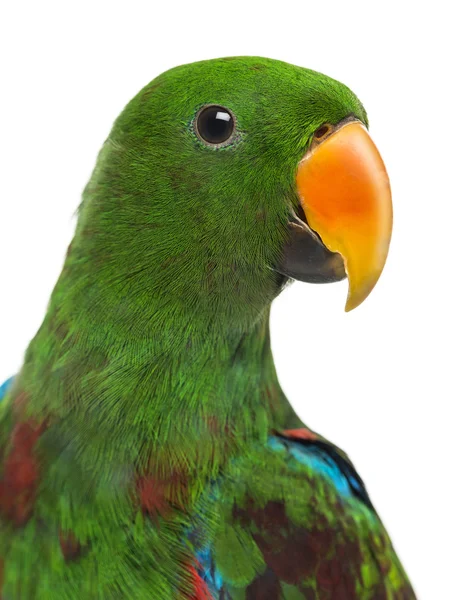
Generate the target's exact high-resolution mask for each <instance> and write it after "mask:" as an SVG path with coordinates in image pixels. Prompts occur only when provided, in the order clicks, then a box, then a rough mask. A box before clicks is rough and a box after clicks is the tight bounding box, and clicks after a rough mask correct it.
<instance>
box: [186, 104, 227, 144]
mask: <svg viewBox="0 0 460 600" xmlns="http://www.w3.org/2000/svg"><path fill="white" fill-rule="evenodd" d="M195 130H196V132H197V134H198V135H199V137H200V138H201V139H202V140H203V141H204V142H206V143H207V144H210V145H213V146H217V145H220V144H223V143H224V142H227V141H228V140H229V139H230V138H231V137H232V135H233V132H234V130H235V119H234V117H233V115H232V113H231V112H230V111H229V110H228V108H224V107H223V106H205V107H204V108H202V109H201V110H200V112H199V113H198V116H197V118H196V122H195Z"/></svg>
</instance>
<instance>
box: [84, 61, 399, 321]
mask: <svg viewBox="0 0 460 600" xmlns="http://www.w3.org/2000/svg"><path fill="white" fill-rule="evenodd" d="M391 225H392V207H391V194H390V188H389V181H388V176H387V174H386V171H385V167H384V164H383V162H382V159H381V158H380V155H379V153H378V151H377V149H376V147H375V146H374V144H373V142H372V140H371V138H370V137H369V135H368V133H367V117H366V113H365V110H364V108H363V106H362V105H361V103H360V101H359V100H358V99H357V97H356V96H355V95H354V94H353V93H352V92H351V91H350V90H349V89H348V88H347V87H346V86H344V85H343V84H341V83H339V82H337V81H335V80H333V79H331V78H329V77H326V76H324V75H322V74H320V73H317V72H314V71H311V70H308V69H304V68H300V67H297V66H293V65H290V64H287V63H284V62H281V61H276V60H271V59H265V58H258V57H235V58H224V59H216V60H209V61H203V62H198V63H193V64H189V65H184V66H180V67H176V68H174V69H171V70H170V71H167V72H165V73H163V74H162V75H160V76H159V77H157V78H156V79H154V80H153V81H152V82H151V83H150V84H148V85H147V86H146V87H145V88H144V89H143V90H141V92H140V93H139V94H138V95H137V96H136V97H135V98H134V99H133V100H132V101H131V102H130V103H129V104H128V105H127V107H126V108H125V109H124V111H123V112H122V114H121V115H120V117H119V118H118V119H117V121H116V122H115V124H114V127H113V130H112V132H111V134H110V136H109V138H108V140H107V141H106V143H105V144H104V146H103V149H102V150H101V153H100V156H99V159H98V162H97V165H96V168H95V171H94V174H93V176H92V178H91V180H90V182H89V184H88V186H87V188H86V190H85V193H84V197H83V203H82V207H81V210H80V220H79V225H78V229H77V231H80V233H81V234H82V235H80V236H79V239H80V243H81V244H82V243H84V244H85V255H87V256H88V257H90V256H92V257H93V258H94V259H95V260H96V262H97V264H98V265H100V268H101V269H102V270H105V271H106V272H107V273H111V275H109V277H110V276H113V277H115V276H118V277H123V278H124V280H125V281H126V282H128V283H127V285H131V286H132V287H133V289H134V288H136V286H137V288H138V289H137V294H138V297H139V296H140V297H141V298H143V299H144V300H145V301H146V302H147V301H148V297H149V295H152V296H155V298H156V302H157V303H158V302H161V298H163V299H164V301H165V302H166V301H168V299H171V298H175V299H176V300H177V301H178V302H179V305H180V306H181V307H182V308H183V309H184V310H186V309H187V307H188V308H190V307H194V309H196V311H197V312H198V310H199V309H200V307H202V306H204V307H206V306H207V307H212V311H213V312H214V313H221V312H224V313H225V314H226V315H227V316H230V318H235V319H240V318H241V314H243V313H244V314H246V315H249V313H251V314H252V317H253V316H254V314H258V313H260V311H261V310H262V309H263V307H265V306H266V305H267V304H268V303H269V302H271V300H272V299H273V298H274V297H275V296H276V295H277V294H278V293H279V292H280V290H281V289H282V287H283V286H284V284H285V283H286V282H287V281H289V280H291V279H297V280H301V281H305V282H311V283H324V282H334V281H339V280H341V279H343V278H345V277H348V280H349V292H348V299H347V303H346V310H351V309H353V308H355V307H356V306H358V305H359V304H360V303H361V302H362V301H363V300H364V299H365V298H366V297H367V296H368V294H369V293H370V291H371V290H372V288H373V287H374V285H375V283H376V282H377V280H378V278H379V276H380V273H381V272H382V269H383V266H384V263H385V259H386V256H387V252H388V247H389V243H390V237H391ZM82 240H84V242H83V241H82ZM77 242H78V240H77ZM252 317H251V318H252Z"/></svg>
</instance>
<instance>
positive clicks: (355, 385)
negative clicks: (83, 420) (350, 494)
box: [0, 0, 460, 600]
mask: <svg viewBox="0 0 460 600" xmlns="http://www.w3.org/2000/svg"><path fill="white" fill-rule="evenodd" d="M159 4H160V5H161V6H155V3H154V2H151V3H150V2H143V3H141V2H135V1H130V2H125V3H123V4H121V3H120V4H118V3H116V2H110V3H102V2H91V3H90V2H76V3H73V8H69V7H70V3H64V2H59V3H58V2H55V3H51V2H46V1H43V0H42V1H41V2H14V3H13V2H9V3H4V4H2V9H1V14H0V23H1V25H0V28H1V30H0V44H1V47H0V56H1V65H2V66H1V79H0V86H1V94H0V119H1V130H0V131H1V135H0V151H1V157H0V160H1V162H0V165H1V175H0V260H1V267H0V277H1V279H0V285H1V291H0V303H1V309H0V336H1V346H0V379H4V378H6V377H7V376H9V375H10V374H12V373H14V372H15V371H16V370H17V369H18V367H19V366H20V363H21V358H22V354H23V351H24V349H25V347H26V345H27V343H28V341H29V339H30V338H31V337H32V335H33V334H34V333H35V331H36V329H37V327H38V326H39V324H40V322H41V319H42V317H43V314H44V311H45V308H46V304H47V300H48V297H49V294H50V292H51V289H52V286H53V284H54V282H55V280H56V278H57V276H58V273H59V271H60V269H61V266H62V261H63V255H64V252H65V249H66V245H67V243H68V242H69V240H70V238H71V235H72V231H73V228H74V224H75V223H74V220H73V218H72V215H73V213H74V211H75V209H76V207H77V205H78V203H79V199H80V193H81V190H82V188H83V186H84V184H85V183H86V181H87V179H88V177H89V175H90V172H91V170H92V167H93V164H94V160H95V157H96V153H97V151H98V149H99V147H100V145H101V143H102V142H103V140H104V139H105V137H106V135H107V134H108V132H109V130H110V127H111V123H112V122H113V120H114V119H115V117H116V116H117V115H118V113H119V112H120V110H121V109H122V108H123V106H124V104H125V103H126V102H127V101H128V100H129V99H130V98H131V97H132V96H133V95H134V94H135V93H136V92H137V91H138V90H139V89H140V88H141V87H142V86H143V85H144V84H146V83H147V82H148V81H150V80H151V79H153V78H154V77H155V76H156V75H158V74H159V73H161V72H162V71H164V70H166V69H168V68H170V67H172V66H175V65H178V64H182V63H186V62H192V61H195V60H201V59H205V58H214V57H219V56H231V55H261V56H268V57H272V58H279V59H282V60H286V61H288V62H292V63H295V64H298V65H302V66H305V67H310V68H313V69H316V70H319V71H322V72H324V73H326V74H328V75H331V76H333V77H335V78H337V79H339V80H341V81H343V82H344V83H346V84H347V85H348V86H349V87H351V88H352V89H353V90H354V91H355V92H356V93H357V94H358V96H359V97H360V98H361V100H362V101H363V103H364V105H365V106H366V108H367V110H368V113H369V117H370V123H371V133H372V135H373V137H374V140H375V141H376V143H377V145H378V147H379V148H380V151H381V153H382V156H383V158H384V160H385V162H386V165H387V168H388V171H389V174H390V177H391V181H392V187H393V195H394V210H395V225H394V237H393V242H392V247H391V252H390V256H389V259H388V262H387V266H386V268H385V271H384V274H383V276H382V278H381V280H380V282H379V284H378V286H377V288H376V289H375V290H374V292H373V294H372V295H371V296H370V298H369V299H368V300H367V301H366V302H365V303H364V305H362V306H361V307H360V308H358V309H357V310H356V311H354V312H352V313H350V314H345V313H344V312H343V307H344V303H345V297H346V283H345V282H344V283H341V284H336V285H332V286H324V287H322V286H309V285H306V284H298V283H297V284H295V285H294V286H293V287H292V288H291V289H290V290H288V291H286V292H285V293H284V294H283V295H282V296H281V297H280V298H279V299H278V300H277V301H276V302H275V306H274V310H273V320H272V332H273V346H274V353H275V358H276V361H277V365H278V370H279V375H280V379H281V382H282V384H283V387H284V389H285V391H286V392H287V394H288V396H289V398H290V399H291V401H292V402H293V403H294V405H295V406H296V408H297V409H298V411H299V413H300V414H301V416H302V417H303V418H304V420H305V421H306V423H308V424H309V425H310V426H311V427H312V428H313V429H315V430H318V431H320V432H321V433H322V434H323V435H325V436H326V437H328V438H330V439H332V440H333V441H335V442H336V443H337V444H339V445H341V446H342V447H343V448H345V449H346V450H347V451H348V452H349V454H350V455H351V457H352V458H353V459H354V461H355V463H356V465H357V467H358V470H359V471H360V473H361V475H362V476H363V478H364V479H365V481H366V482H367V484H368V488H369V490H370V493H371V496H372V498H373V500H374V501H375V504H376V506H377V508H378V509H379V511H380V513H381V515H382V517H383V520H384V521H385V523H386V524H387V526H388V529H389V531H390V534H391V535H392V537H393V540H394V543H395V546H396V547H397V549H398V551H399V553H400V556H401V558H402V560H403V562H404V564H405V566H406V569H407V571H408V573H409V575H410V577H411V578H412V580H413V583H414V586H415V588H416V590H417V592H418V595H419V598H420V599H421V600H445V599H449V600H450V599H455V598H460V591H459V590H460V588H459V587H458V585H459V584H458V577H457V571H458V568H459V562H460V551H459V539H460V528H459V511H458V503H459V501H458V496H457V492H458V490H457V489H456V488H457V486H458V458H459V457H458V454H459V453H458V446H457V443H456V438H457V436H458V422H457V404H458V401H459V399H460V392H459V376H458V354H459V352H458V345H459V334H460V330H459V317H458V310H459V306H460V303H459V300H460V294H459V291H458V290H459V286H458V270H459V260H458V253H457V251H458V242H457V239H458V234H459V227H460V222H459V217H460V210H459V203H460V197H459V185H458V178H459V174H458V170H459V159H460V153H459V149H458V138H459V133H460V132H459V125H458V114H459V105H460V99H459V93H458V87H457V85H458V76H459V68H458V59H457V62H455V61H454V56H455V54H457V56H460V49H459V47H458V42H457V39H458V31H457V28H456V22H458V17H456V16H455V14H454V12H453V10H452V9H450V8H449V6H453V5H454V3H453V2H452V3H451V2H442V1H437V2H435V3H424V2H402V1H401V2H398V3H396V2H395V3H392V2H389V0H387V1H386V2H380V3H378V4H377V3H375V2H374V3H371V2H356V1H352V0H349V1H347V2H340V3H337V4H334V3H331V2H324V1H322V2H319V1H315V2H309V1H308V0H302V1H300V2H289V1H286V0H285V1H283V2H282V3H279V4H277V3H270V2H266V1H265V2H260V3H255V2H254V3H250V2H248V1H245V2H240V1H236V0H233V1H231V0H229V1H228V2H224V1H220V2H216V1H214V2H196V3H193V2H187V3H183V4H180V3H177V2H169V3H164V2H161V3H159ZM456 46H457V47H456Z"/></svg>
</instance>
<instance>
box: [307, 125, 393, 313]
mask: <svg viewBox="0 0 460 600" xmlns="http://www.w3.org/2000/svg"><path fill="white" fill-rule="evenodd" d="M296 183H297V192H298V195H299V199H300V203H301V206H302V209H303V211H304V213H305V217H306V220H307V223H308V226H309V227H310V228H311V229H312V230H313V231H314V232H316V233H317V234H318V236H319V237H320V238H321V241H322V243H323V244H324V245H325V246H326V248H327V249H328V250H329V251H330V252H331V253H338V254H339V255H340V256H341V257H342V259H343V263H344V266H345V271H346V274H347V276H348V281H349V290H348V298H347V302H346V306H345V310H346V311H350V310H352V309H353V308H356V307H357V306H359V305H360V304H361V302H363V301H364V300H365V299H366V298H367V296H368V295H369V294H370V292H371V291H372V289H373V288H374V286H375V284H376V283H377V281H378V279H379V277H380V274H381V273H382V270H383V267H384V265H385V261H386V257H387V254H388V248H389V245H390V239H391V230H392V219H393V217H392V214H393V213H392V204H391V191H390V183H389V180H388V175H387V172H386V170H385V165H384V164H383V161H382V159H381V157H380V154H379V152H378V150H377V148H376V147H375V145H374V143H373V142H372V140H371V138H370V137H369V134H368V133H367V131H366V129H365V128H364V127H363V125H361V123H358V122H356V121H354V122H348V123H346V124H345V125H343V126H342V127H340V128H339V129H337V130H336V131H335V132H334V133H332V134H331V135H330V136H329V137H327V138H326V139H325V140H324V141H323V142H321V143H318V144H317V146H316V147H313V148H312V149H311V150H309V151H308V153H307V154H306V155H305V157H304V158H303V159H302V160H301V161H300V163H299V166H298V169H297V176H296Z"/></svg>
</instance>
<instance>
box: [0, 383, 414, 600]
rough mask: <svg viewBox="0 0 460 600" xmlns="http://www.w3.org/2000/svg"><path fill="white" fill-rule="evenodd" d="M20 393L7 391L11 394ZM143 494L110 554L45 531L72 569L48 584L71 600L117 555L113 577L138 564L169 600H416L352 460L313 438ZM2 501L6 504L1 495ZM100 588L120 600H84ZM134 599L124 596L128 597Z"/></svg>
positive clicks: (252, 447) (142, 482)
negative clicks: (84, 577) (80, 577)
mask: <svg viewBox="0 0 460 600" xmlns="http://www.w3.org/2000/svg"><path fill="white" fill-rule="evenodd" d="M10 385H11V382H10V384H8V382H7V384H5V385H4V386H2V394H3V395H4V394H5V393H6V391H7V389H8V388H9V387H10ZM29 459H30V457H27V456H23V457H22V460H23V462H26V461H27V460H29ZM17 467H18V468H19V469H20V468H21V464H20V462H19V464H18V465H17ZM4 477H5V474H4ZM191 490H194V491H193V492H191ZM198 490H199V491H198ZM135 491H136V493H137V494H138V497H137V505H138V506H139V507H140V509H141V510H140V512H137V513H134V514H137V516H134V522H133V523H132V524H131V525H130V526H127V524H126V523H125V524H122V523H120V524H119V525H118V532H116V531H115V532H112V542H111V545H110V546H109V547H107V546H105V545H104V550H103V551H102V547H101V548H99V552H97V551H96V548H95V546H97V545H98V544H100V543H101V538H100V537H99V536H98V535H94V538H93V540H88V541H85V540H84V541H81V540H79V539H78V538H77V536H76V535H75V533H74V532H70V533H69V532H60V533H59V534H58V535H57V536H56V539H54V540H53V539H52V538H53V536H52V535H50V531H49V530H48V531H47V530H46V528H43V525H42V526H41V527H42V540H41V545H42V551H45V552H50V551H51V548H52V547H53V546H56V548H58V549H59V552H60V554H61V564H62V566H63V567H62V568H63V569H64V570H63V571H62V573H61V577H60V576H59V571H58V572H57V573H56V572H50V573H49V574H48V577H49V580H50V582H53V586H52V587H53V589H59V590H60V592H59V593H60V594H61V593H62V591H65V593H67V594H69V596H68V597H73V596H72V595H71V594H72V592H71V587H70V586H69V584H68V582H67V583H65V581H66V580H69V579H70V580H72V579H73V577H72V576H71V575H73V576H75V574H78V573H79V572H82V573H85V572H87V571H88V570H91V569H92V568H94V567H96V566H97V565H98V563H99V561H104V562H105V561H106V560H107V559H108V556H107V555H106V556H104V555H105V554H106V553H109V555H110V557H111V561H112V569H113V572H114V573H117V572H118V573H119V572H120V571H123V569H126V568H133V565H134V564H135V563H131V562H130V561H132V560H135V561H138V562H139V564H138V567H136V568H135V569H134V574H133V577H134V580H136V579H137V587H138V589H139V590H141V589H143V586H142V585H140V584H141V583H142V584H143V585H145V589H152V590H153V589H155V590H157V592H156V593H157V594H158V595H157V596H155V597H156V598H158V599H159V600H160V599H163V598H164V599H165V600H169V599H170V598H171V599H174V598H189V599H194V600H211V599H216V600H223V599H228V600H239V599H247V600H257V599H259V598H260V599H262V598H267V599H273V600H276V599H280V600H281V599H287V600H290V599H291V598H293V599H296V598H300V599H301V598H307V599H311V600H314V599H323V598H324V599H326V598H327V599H331V600H342V599H343V600H353V599H354V598H357V599H358V598H359V599H367V598H369V599H373V598H375V599H377V598H382V599H387V598H392V599H395V600H411V599H413V598H415V596H414V595H413V592H412V590H411V588H410V586H409V584H408V582H407V579H406V577H405V574H404V571H403V569H402V567H401V565H400V563H399V561H398V559H397V557H396V555H395V553H394V550H393V548H392V546H391V543H390V541H389V539H388V536H387V534H386V532H385V530H384V528H383V526H382V524H381V522H380V520H379V519H378V517H377V515H376V514H375V511H374V509H373V507H372V505H371V503H370V500H369V498H368V496H367V492H366V490H365V488H364V485H363V483H362V481H361V479H360V478H359V476H358V475H357V473H356V471H355V470H354V468H353V466H352V464H351V463H350V461H349V459H348V458H347V457H346V455H345V454H343V453H342V452H341V451H340V450H339V449H338V448H336V447H335V446H333V445H332V444H330V443H329V442H327V441H326V440H324V439H323V438H321V437H320V436H318V435H317V434H315V433H313V432H311V431H310V430H308V429H306V428H296V429H289V430H284V431H280V432H279V433H278V434H271V435H269V437H268V438H267V439H266V442H265V443H260V442H259V443H253V444H249V445H247V446H246V447H245V448H244V452H240V453H238V454H235V455H234V456H233V457H232V459H231V460H229V461H228V462H226V463H225V465H224V466H223V467H222V469H221V471H220V473H219V474H218V475H216V476H214V477H212V478H209V477H208V478H203V479H202V481H201V485H200V486H199V487H198V488H197V487H195V486H194V482H193V481H192V477H191V475H190V474H189V475H188V477H183V476H181V474H180V473H179V472H175V473H173V474H169V475H168V476H167V475H165V476H164V477H163V479H161V478H159V477H158V476H157V475H155V476H143V477H138V478H137V481H136V487H135ZM192 494H193V495H194V497H193V498H192V497H191V495H192ZM0 495H1V496H2V498H1V499H2V500H4V499H5V497H6V495H5V492H4V491H3V492H2V491H1V489H0ZM0 504H1V503H0ZM2 506H3V507H4V504H2ZM113 507H114V505H112V508H113ZM13 514H15V513H14V512H13ZM86 518H90V516H89V514H87V515H86ZM27 520H28V519H27V518H26V519H25V521H24V522H23V523H17V524H16V526H21V528H19V529H18V528H16V532H17V535H19V536H20V537H22V536H23V535H24V530H23V529H22V527H23V526H24V525H25V531H26V532H27V531H28V532H29V534H31V535H32V531H34V532H35V533H36V532H37V530H36V527H37V523H36V522H34V521H33V520H31V522H30V523H27ZM101 533H102V532H101ZM113 534H115V535H113ZM136 556H137V557H138V558H137V559H136V558H135V557H136ZM7 558H8V557H7ZM58 562H59V561H58ZM130 564H131V567H129V565H130ZM6 566H8V563H6ZM47 568H49V567H48V565H47V563H46V562H45V563H43V569H45V571H46V570H47ZM105 568H106V567H105ZM66 571H67V575H66ZM172 573H176V577H178V579H176V577H173V576H172ZM5 574H6V575H9V574H10V573H8V572H7V571H6V572H5ZM96 582H97V587H98V588H101V589H104V590H106V591H105V592H104V593H105V594H106V595H107V596H106V597H115V596H112V595H111V594H112V593H113V589H112V588H111V586H110V585H107V586H104V585H103V584H102V582H101V581H98V580H97V578H96V579H95V580H94V581H93V584H90V585H89V587H88V589H87V592H86V594H87V595H86V596H85V595H84V594H85V592H84V590H85V583H84V582H82V588H83V595H82V596H81V597H83V598H85V597H87V598H92V595H91V592H90V587H91V585H94V586H96ZM32 585H33V584H32ZM28 589H30V588H28ZM121 589H122V588H121ZM128 589H129V587H128V586H126V594H125V595H123V594H124V592H122V591H121V590H120V596H118V597H120V598H124V597H126V598H128V597H129V593H128V592H127V590H128ZM48 593H51V592H48ZM6 597H8V596H6ZM26 597H28V596H26ZM30 597H34V596H30ZM37 597H38V598H41V597H45V596H44V595H37ZM46 597H47V598H48V597H49V598H54V597H56V598H57V597H58V594H56V596H54V595H49V596H46ZM75 597H76V596H75ZM104 597H105V596H104ZM139 597H142V596H139ZM145 597H146V596H145ZM13 598H14V596H13Z"/></svg>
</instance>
